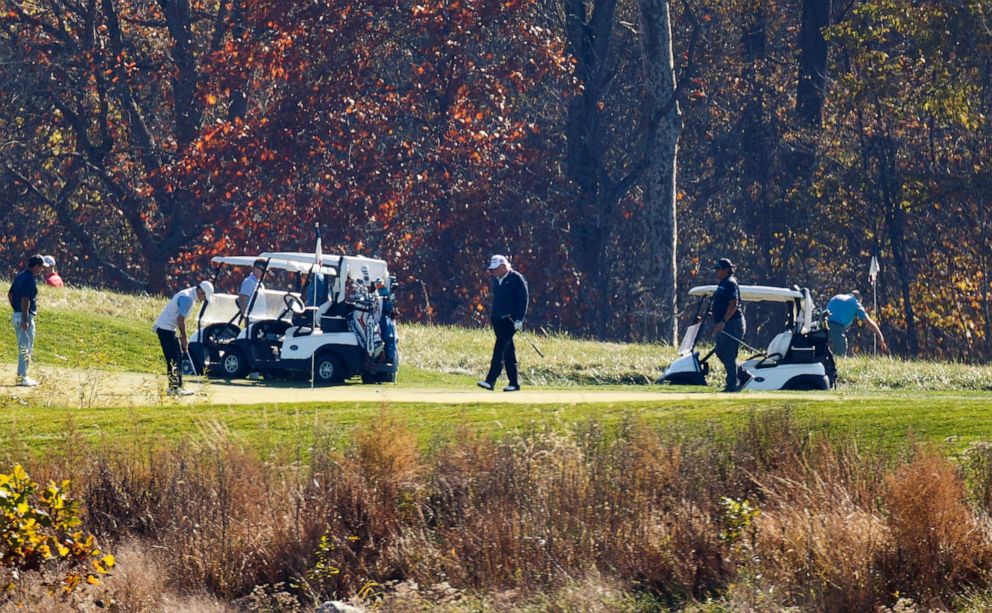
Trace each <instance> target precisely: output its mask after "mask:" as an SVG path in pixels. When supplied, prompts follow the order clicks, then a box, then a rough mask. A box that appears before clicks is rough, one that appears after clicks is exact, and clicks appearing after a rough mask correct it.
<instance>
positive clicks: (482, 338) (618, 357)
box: [0, 285, 992, 452]
mask: <svg viewBox="0 0 992 613" xmlns="http://www.w3.org/2000/svg"><path fill="white" fill-rule="evenodd" d="M0 291H3V292H6V287H5V286H3V285H0ZM163 302H164V301H163V300H162V299H161V298H155V297H148V296H129V295H120V294H113V293H108V292H98V291H95V290H88V289H67V290H62V291H58V290H50V289H47V288H45V289H43V290H42V295H41V297H40V308H41V313H40V315H39V322H38V325H39V334H38V348H37V359H38V360H39V361H40V362H44V363H53V364H59V365H69V366H77V367H81V368H102V369H109V370H133V371H144V372H158V371H159V369H160V368H161V366H160V360H161V356H160V350H159V348H158V343H157V339H156V338H155V336H154V335H153V334H152V332H151V328H150V326H151V322H152V321H153V320H154V318H155V316H156V315H157V313H158V310H159V309H160V308H161V306H162V304H163ZM8 313H9V311H8ZM400 333H401V348H402V351H403V356H404V366H403V369H402V370H401V375H400V383H399V384H400V385H409V386H425V385H436V386H463V385H464V386H468V385H472V382H473V381H474V380H475V378H477V377H478V375H479V374H480V373H482V372H483V370H484V369H485V367H486V365H487V363H488V357H487V356H488V353H489V351H491V342H492V339H491V335H490V334H489V332H488V331H486V330H471V329H463V328H453V327H429V326H422V325H402V326H401V329H400ZM528 340H532V341H533V342H535V343H537V344H538V346H539V347H540V349H541V350H542V351H543V352H544V354H545V356H546V357H545V358H543V359H542V358H540V357H539V356H538V355H537V354H536V353H535V352H534V350H533V349H532V348H531V347H530V346H529V344H528V343H527V341H528ZM522 341H523V342H520V343H518V348H519V349H518V352H519V354H520V360H521V364H522V369H523V371H524V372H525V379H526V380H527V381H528V383H529V384H531V385H543V386H547V387H572V386H593V385H595V386H619V385H625V384H631V383H640V382H645V381H648V380H650V379H651V378H653V377H655V376H657V374H658V373H659V371H660V368H661V367H662V365H663V364H665V363H667V362H668V361H669V360H671V358H672V357H673V351H672V350H671V349H670V348H667V347H662V346H657V345H649V344H617V343H596V342H590V341H581V340H576V339H572V338H569V337H567V336H538V335H530V334H528V335H524V337H523V339H522ZM14 358H15V349H14V342H13V332H12V330H11V326H10V325H9V324H6V325H0V360H2V361H5V362H8V363H9V362H12V361H13V360H14ZM4 368H8V369H9V373H10V376H11V377H12V375H13V368H12V367H10V366H7V367H4ZM840 371H841V376H842V385H841V387H840V390H839V391H838V392H837V393H836V399H831V400H828V401H813V400H809V401H807V400H802V401H794V400H788V401H786V400H775V399H773V400H756V399H748V398H747V396H746V395H742V396H732V397H718V398H714V397H713V396H710V395H706V396H701V397H700V400H699V401H684V400H678V401H676V400H673V401H671V402H662V403H627V404H623V405H619V406H614V405H597V404H589V405H562V406H539V407H537V406H536V407H521V406H510V405H506V406H502V405H495V406H494V405H486V406H458V407H451V406H434V407H427V406H424V405H408V406H405V405H397V406H394V407H391V410H395V411H398V412H399V413H400V414H401V415H402V416H403V417H404V419H407V420H408V421H410V422H411V423H412V424H414V425H415V426H416V427H417V429H418V431H419V432H420V433H421V439H422V442H424V443H426V442H427V441H429V440H430V439H431V438H432V437H434V436H438V435H441V436H443V435H444V434H446V433H448V432H450V431H451V428H452V424H453V423H464V424H468V425H472V426H473V427H476V428H478V429H481V430H485V431H502V430H505V429H513V428H523V427H535V426H534V424H548V423H550V424H556V423H558V424H561V423H571V422H575V421H582V420H587V419H597V420H600V421H604V422H606V423H613V422H616V421H618V420H619V419H622V418H623V417H624V416H625V415H630V414H634V415H637V416H639V417H643V418H645V419H648V420H649V421H652V422H658V423H666V422H669V423H679V424H686V425H687V427H690V428H696V427H706V426H705V425H704V424H706V423H709V422H710V421H713V420H716V421H732V420H733V419H735V417H736V416H739V415H741V414H744V413H746V411H747V410H750V409H769V408H783V407H790V408H792V409H794V410H795V411H797V412H798V413H800V414H802V415H808V416H815V417H816V418H817V419H818V420H819V421H820V422H821V423H823V424H830V425H831V427H835V428H840V429H848V430H853V431H857V432H860V433H861V434H862V435H863V436H865V437H866V438H867V439H872V440H879V441H881V442H883V443H888V442H892V441H894V440H897V439H904V438H905V435H906V432H907V431H909V430H912V431H913V432H915V433H916V434H917V435H919V436H921V437H924V438H931V439H942V438H944V437H947V436H952V435H956V436H959V437H961V438H960V439H959V443H961V444H963V443H965V442H968V441H974V440H979V439H986V438H992V417H989V416H987V415H986V411H985V407H987V406H988V404H989V397H988V394H987V391H988V390H990V389H992V368H989V367H987V366H967V365H961V364H941V363H928V362H905V361H900V360H890V359H883V360H869V359H865V358H853V359H847V360H842V361H841V363H840ZM4 376H6V375H0V380H2V379H3V377H4ZM983 392H984V393H983ZM0 408H3V411H2V413H0V423H2V424H3V427H2V431H3V432H5V433H6V434H3V435H0V443H2V448H6V449H11V450H13V449H17V448H18V447H20V448H22V449H23V448H24V447H25V446H26V447H28V448H30V449H31V450H32V451H33V452H38V451H40V450H41V449H43V448H45V447H48V446H50V443H51V442H52V441H53V440H57V439H59V438H61V437H65V436H67V435H71V436H82V437H83V438H85V439H87V440H91V441H95V442H98V443H99V442H100V441H102V442H104V443H108V444H109V443H113V442H114V441H116V440H119V439H120V437H128V438H138V439H142V440H147V439H157V438H166V439H174V438H177V437H180V436H183V435H186V434H192V435H193V436H194V437H195V438H198V439H200V440H208V439H209V438H210V437H211V436H216V430H217V429H220V431H223V432H228V433H231V434H232V435H234V436H238V437H243V438H244V439H245V440H246V442H248V443H249V444H251V445H252V446H255V447H259V448H285V447H287V446H289V447H299V446H300V445H301V444H302V443H301V441H307V440H312V439H313V437H314V436H316V433H327V432H329V433H331V434H332V435H335V433H341V434H343V433H344V432H346V431H348V430H349V429H350V427H351V426H353V425H355V424H357V423H359V422H361V421H363V420H366V419H373V418H374V416H375V414H376V412H377V411H378V410H379V408H378V407H377V406H368V405H365V406H356V405H349V404H335V405H321V406H300V407H296V408H292V409H286V408H279V409H275V408H272V407H261V406H260V407H244V406H242V407H211V408H210V409H209V410H204V408H203V407H186V406H173V407H170V408H169V409H168V411H163V410H162V408H140V409H120V408H115V409H99V408H96V409H73V410H71V411H68V410H67V411H64V412H61V411H60V412H58V414H57V416H55V415H53V410H52V409H51V408H47V407H43V406H30V405H22V404H20V402H19V401H16V400H12V399H10V398H8V397H6V396H0Z"/></svg>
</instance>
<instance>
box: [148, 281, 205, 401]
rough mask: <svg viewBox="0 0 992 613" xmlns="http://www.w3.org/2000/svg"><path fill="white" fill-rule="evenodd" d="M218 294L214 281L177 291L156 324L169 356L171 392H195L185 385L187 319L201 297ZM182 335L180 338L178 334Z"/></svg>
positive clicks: (166, 356) (168, 367)
mask: <svg viewBox="0 0 992 613" xmlns="http://www.w3.org/2000/svg"><path fill="white" fill-rule="evenodd" d="M213 295H214V285H213V283H211V282H210V281H200V284H199V285H197V286H196V287H187V288H186V289H184V290H182V291H179V292H176V295H175V296H173V297H172V299H171V300H169V304H167V305H165V308H164V309H162V313H161V314H160V315H159V316H158V320H156V321H155V325H154V326H152V330H154V331H155V333H156V334H158V340H159V343H161V344H162V353H163V354H164V355H165V367H166V373H167V374H168V375H169V395H170V396H189V395H190V394H192V393H193V392H192V391H190V390H187V389H185V388H184V387H183V372H182V368H181V364H182V361H183V354H184V353H187V352H188V351H189V338H188V337H187V336H186V318H187V317H189V314H190V313H191V312H192V311H193V303H194V302H196V300H197V299H199V300H202V301H203V302H210V297H211V296H213ZM177 332H178V333H179V337H178V338H177V337H176V333H177Z"/></svg>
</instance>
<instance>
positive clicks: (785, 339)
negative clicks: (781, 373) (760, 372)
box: [757, 330, 792, 368]
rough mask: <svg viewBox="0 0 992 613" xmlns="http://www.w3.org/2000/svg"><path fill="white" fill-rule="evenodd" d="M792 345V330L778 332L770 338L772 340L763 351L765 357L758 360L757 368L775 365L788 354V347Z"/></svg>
mask: <svg viewBox="0 0 992 613" xmlns="http://www.w3.org/2000/svg"><path fill="white" fill-rule="evenodd" d="M791 345H792V332H791V331H790V330H786V331H785V332H779V333H778V334H776V335H775V338H773V339H772V342H770V343H768V351H766V352H765V357H764V358H762V360H761V361H760V362H758V365H757V367H758V368H769V367H771V366H775V365H776V364H778V363H779V362H780V361H782V360H784V359H785V356H786V355H788V353H789V349H790V347H791Z"/></svg>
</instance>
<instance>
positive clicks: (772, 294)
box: [689, 285, 803, 302]
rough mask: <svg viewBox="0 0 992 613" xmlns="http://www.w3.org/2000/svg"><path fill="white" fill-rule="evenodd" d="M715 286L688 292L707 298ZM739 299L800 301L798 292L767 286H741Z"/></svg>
mask: <svg viewBox="0 0 992 613" xmlns="http://www.w3.org/2000/svg"><path fill="white" fill-rule="evenodd" d="M716 288H717V286H716V285H700V286H697V287H694V288H692V289H691V290H689V295H690V296H701V297H704V298H705V297H707V296H712V295H713V294H714V293H715V292H716ZM740 290H741V299H742V300H744V301H746V302H792V301H793V300H802V299H803V293H802V292H801V291H800V290H796V289H788V288H785V287H769V286H767V285H741V286H740Z"/></svg>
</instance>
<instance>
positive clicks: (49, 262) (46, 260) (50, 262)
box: [41, 255, 55, 266]
mask: <svg viewBox="0 0 992 613" xmlns="http://www.w3.org/2000/svg"><path fill="white" fill-rule="evenodd" d="M41 263H42V264H44V265H45V266H55V258H53V257H52V256H50V255H43V256H41Z"/></svg>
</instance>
